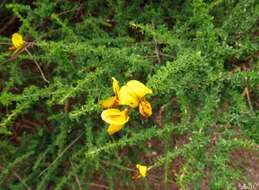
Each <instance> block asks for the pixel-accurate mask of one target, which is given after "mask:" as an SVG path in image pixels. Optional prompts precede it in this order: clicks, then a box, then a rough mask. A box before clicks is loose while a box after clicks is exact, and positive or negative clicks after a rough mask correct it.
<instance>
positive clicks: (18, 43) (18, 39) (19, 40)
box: [10, 33, 25, 50]
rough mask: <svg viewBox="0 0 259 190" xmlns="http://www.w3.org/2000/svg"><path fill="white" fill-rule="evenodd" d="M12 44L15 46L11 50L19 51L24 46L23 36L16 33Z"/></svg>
mask: <svg viewBox="0 0 259 190" xmlns="http://www.w3.org/2000/svg"><path fill="white" fill-rule="evenodd" d="M12 43H13V46H12V47H10V49H11V50H19V49H21V48H22V47H23V46H24V43H25V42H24V40H23V37H22V35H20V34H18V33H14V34H13V35H12Z"/></svg>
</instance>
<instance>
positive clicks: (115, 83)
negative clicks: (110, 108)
mask: <svg viewBox="0 0 259 190" xmlns="http://www.w3.org/2000/svg"><path fill="white" fill-rule="evenodd" d="M112 89H113V92H114V93H115V96H118V94H119V91H120V85H119V82H118V81H117V80H116V79H115V78H114V77H112Z"/></svg>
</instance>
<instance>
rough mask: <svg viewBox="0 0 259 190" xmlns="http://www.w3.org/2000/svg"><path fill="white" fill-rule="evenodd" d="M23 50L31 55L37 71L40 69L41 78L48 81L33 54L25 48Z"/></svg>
mask: <svg viewBox="0 0 259 190" xmlns="http://www.w3.org/2000/svg"><path fill="white" fill-rule="evenodd" d="M25 51H26V52H27V53H28V55H29V56H30V57H31V59H32V60H33V61H34V63H35V64H36V66H37V67H38V69H39V71H40V74H41V76H42V79H43V80H44V81H45V82H46V83H49V81H48V80H47V79H46V77H45V75H44V73H43V71H42V69H41V68H40V65H39V63H38V62H37V61H36V59H34V58H33V55H32V54H31V52H30V51H29V50H28V49H27V48H25Z"/></svg>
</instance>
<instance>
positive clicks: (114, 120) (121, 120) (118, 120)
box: [101, 109, 129, 135]
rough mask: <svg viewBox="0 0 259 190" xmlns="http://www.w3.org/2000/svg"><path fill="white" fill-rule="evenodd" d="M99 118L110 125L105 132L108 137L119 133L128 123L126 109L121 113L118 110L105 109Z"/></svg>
mask: <svg viewBox="0 0 259 190" xmlns="http://www.w3.org/2000/svg"><path fill="white" fill-rule="evenodd" d="M101 117H102V120H104V121H105V122H106V123H109V124H110V126H109V127H108V130H107V132H108V133H109V135H113V134H114V133H116V132H118V131H120V130H121V129H122V128H123V126H124V124H125V123H127V122H128V121H129V116H128V110H127V109H125V110H123V111H120V110H118V109H107V110H104V111H103V112H102V114H101Z"/></svg>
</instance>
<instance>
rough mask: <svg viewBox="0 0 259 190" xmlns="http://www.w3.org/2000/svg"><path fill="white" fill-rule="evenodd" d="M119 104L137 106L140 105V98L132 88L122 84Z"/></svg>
mask: <svg viewBox="0 0 259 190" xmlns="http://www.w3.org/2000/svg"><path fill="white" fill-rule="evenodd" d="M119 104H120V105H128V106H130V107H132V108H135V107H138V104H139V99H138V97H137V96H136V95H135V93H134V91H133V90H132V89H131V88H129V87H128V86H122V87H121V89H120V92H119Z"/></svg>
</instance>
